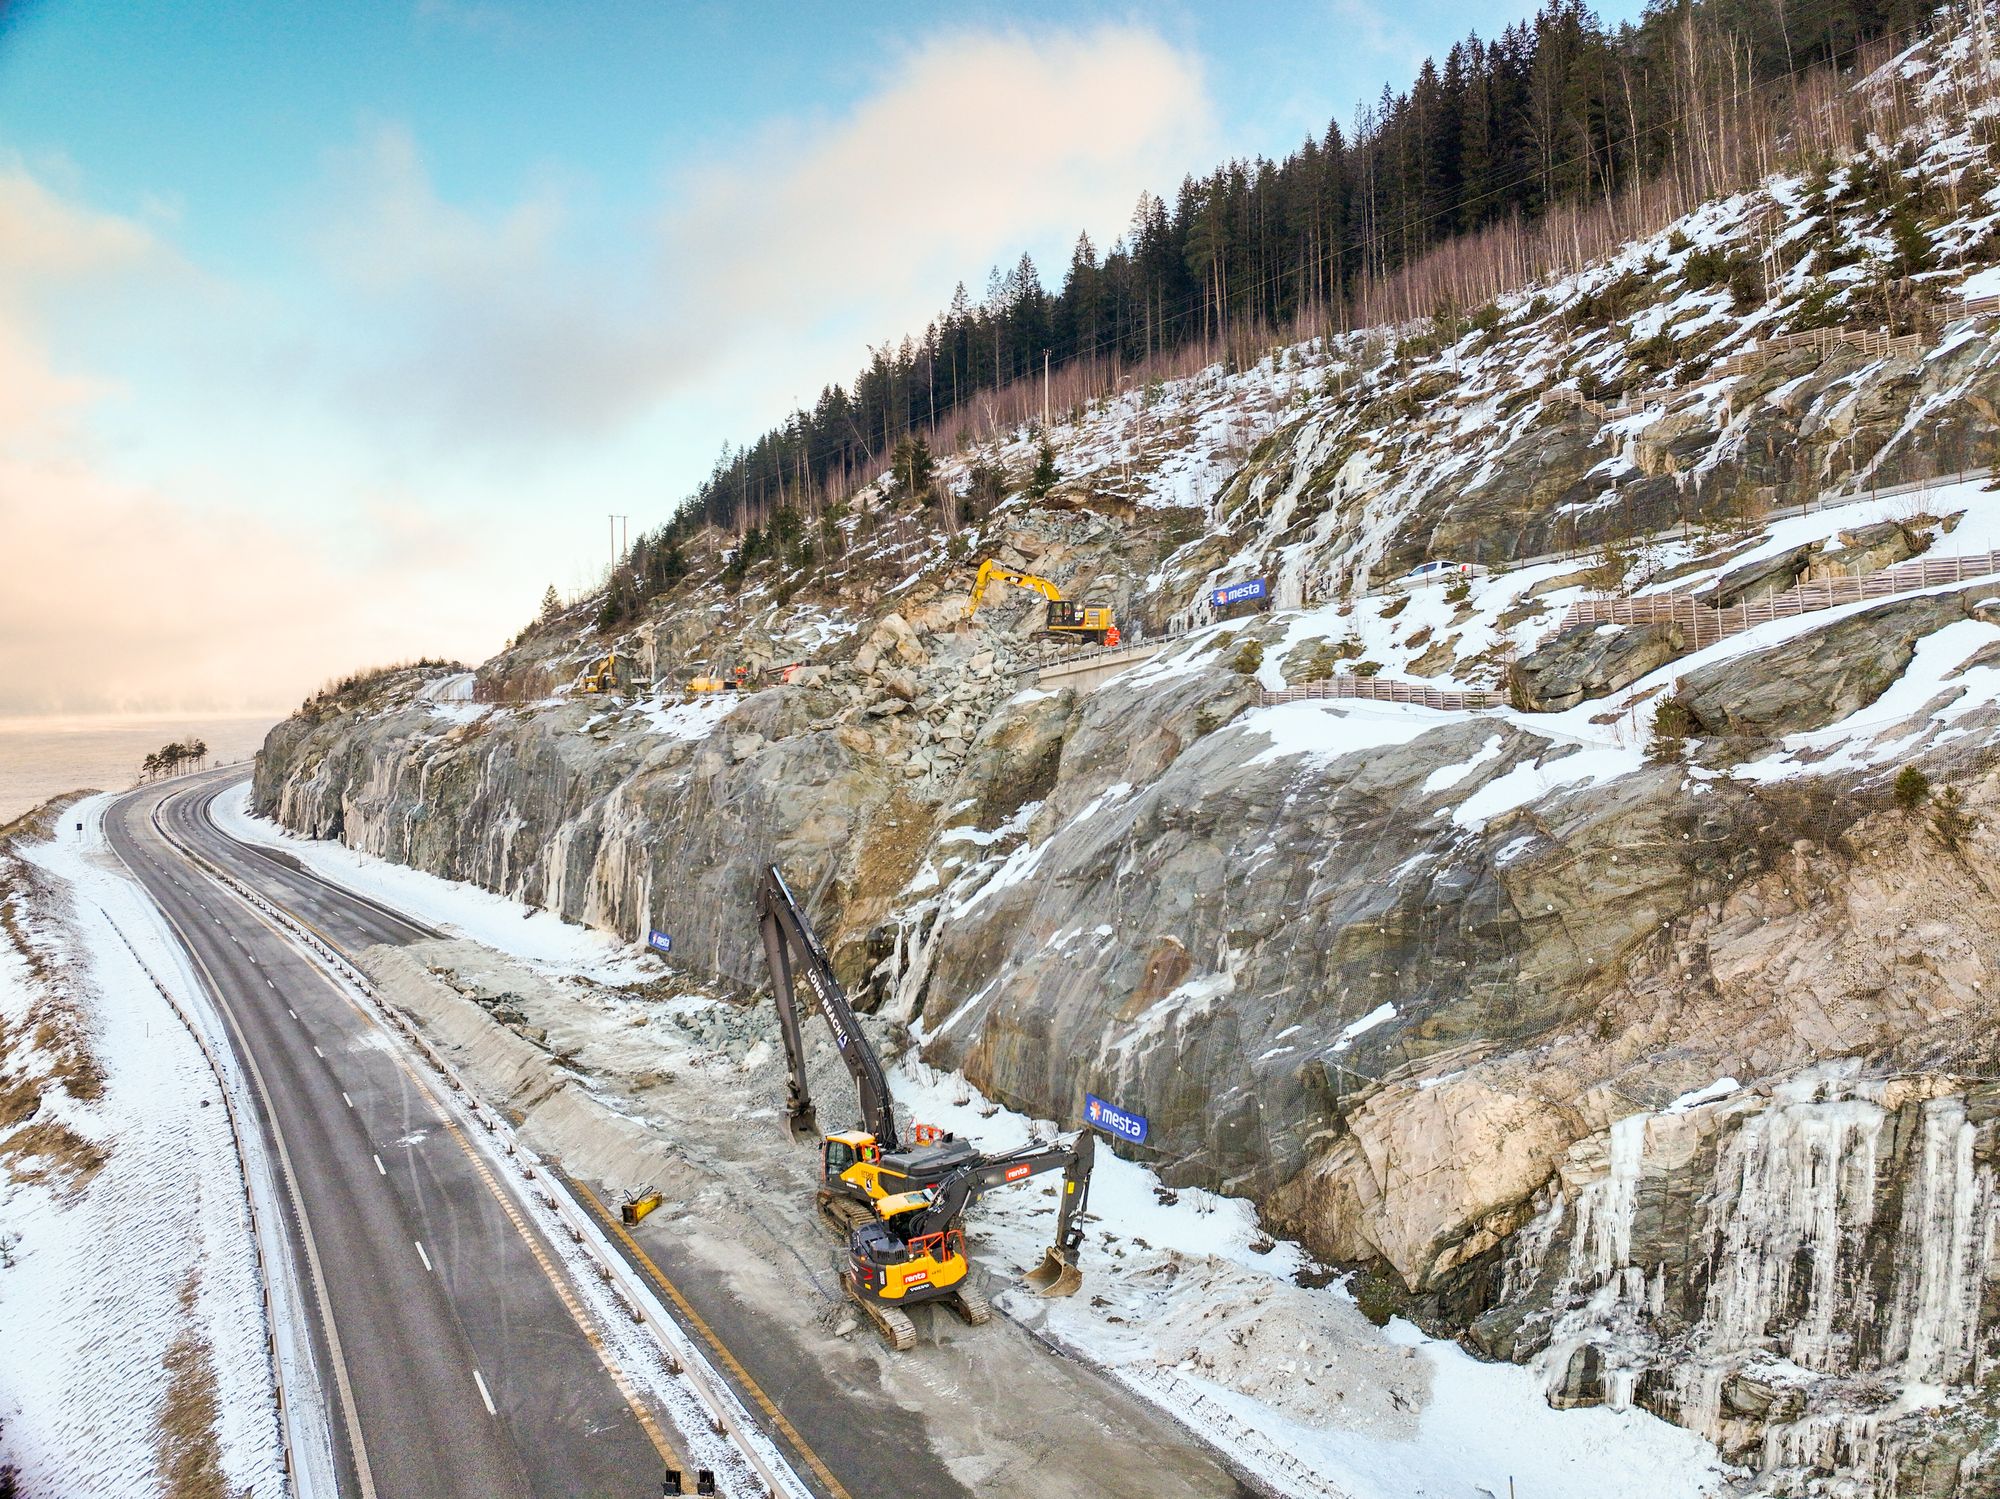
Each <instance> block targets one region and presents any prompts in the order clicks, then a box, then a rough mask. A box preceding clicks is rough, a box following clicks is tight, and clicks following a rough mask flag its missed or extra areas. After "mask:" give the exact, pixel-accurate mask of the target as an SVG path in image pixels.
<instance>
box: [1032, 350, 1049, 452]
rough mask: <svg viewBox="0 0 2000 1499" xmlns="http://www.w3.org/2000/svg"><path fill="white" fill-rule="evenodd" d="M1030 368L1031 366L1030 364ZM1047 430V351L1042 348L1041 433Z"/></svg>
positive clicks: (1044, 433)
mask: <svg viewBox="0 0 2000 1499" xmlns="http://www.w3.org/2000/svg"><path fill="white" fill-rule="evenodd" d="M1031 368H1032V366H1031ZM1048 430H1049V351H1048V350H1047V349H1044V350H1042V433H1043V435H1044V436H1046V435H1047V434H1048Z"/></svg>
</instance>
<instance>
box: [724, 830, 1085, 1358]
mask: <svg viewBox="0 0 2000 1499" xmlns="http://www.w3.org/2000/svg"><path fill="white" fill-rule="evenodd" d="M757 919H758V925H759V927H760V928H761V930H762V933H763V938H764V955H765V958H766V960H767V961H768V963H769V965H770V970H771V987H772V990H773V992H774V996H775V998H776V1000H777V1005H778V1030H779V1033H780V1035H781V1036H782V1037H783V1040H784V1044H785V1061H786V1064H787V1066H788V1067H789V1069H790V1084H789V1087H788V1089H787V1092H786V1097H785V1121H786V1125H787V1127H788V1128H789V1129H790V1130H791V1133H792V1138H793V1139H794V1140H799V1141H802V1142H803V1141H807V1140H812V1139H814V1138H817V1139H818V1141H819V1148H820V1184H819V1188H818V1192H817V1201H818V1205H819V1211H820V1215H821V1216H822V1218H824V1219H825V1221H826V1222H827V1224H828V1226H829V1227H831V1228H832V1229H833V1230H834V1231H835V1232H836V1233H838V1234H840V1235H841V1236H842V1237H843V1238H844V1239H845V1240H846V1243H847V1263H846V1265H845V1266H844V1268H843V1269H842V1272H841V1280H842V1282H843V1284H844V1285H845V1286H846V1288H847V1294H848V1295H849V1296H850V1297H851V1298H852V1299H853V1300H854V1302H855V1303H856V1304H857V1305H858V1306H860V1308H861V1309H862V1310H863V1311H864V1312H866V1313H867V1314H868V1317H869V1319H870V1320H871V1321H872V1322H874V1324H875V1326H876V1327H877V1328H878V1329H879V1330H880V1331H881V1333H882V1335H883V1337H884V1338H886V1339H887V1340H888V1342H889V1345H890V1346H891V1347H892V1348H895V1349H897V1350H898V1351H901V1350H903V1349H907V1348H909V1347H910V1346H912V1344H913V1343H914V1342H915V1341H916V1328H915V1324H914V1323H912V1322H911V1320H910V1318H909V1314H908V1311H907V1308H909V1307H913V1306H917V1305H921V1304H923V1303H925V1302H929V1301H940V1300H942V1301H945V1302H946V1303H947V1304H948V1305H949V1306H950V1308H951V1310H952V1311H954V1312H956V1313H957V1314H958V1315H959V1316H960V1317H962V1318H964V1319H965V1320H966V1321H967V1322H970V1323H973V1324H975V1325H977V1324H979V1323H982V1322H985V1321H986V1320H987V1318H988V1316H989V1315H990V1312H989V1311H988V1308H987V1304H986V1298H985V1297H984V1295H982V1294H981V1293H980V1291H979V1289H978V1287H977V1285H976V1284H975V1283H974V1282H973V1281H971V1280H969V1279H968V1278H967V1276H968V1272H969V1270H970V1268H971V1267H970V1264H969V1262H968V1261H967V1259H966V1255H965V1235H964V1232H963V1230H962V1229H961V1228H960V1227H959V1219H960V1218H961V1217H962V1216H963V1214H964V1212H965V1210H966V1208H968V1207H970V1206H971V1205H972V1204H973V1203H974V1202H976V1201H978V1200H979V1198H980V1197H981V1196H982V1195H983V1194H984V1193H986V1192H987V1191H988V1190H990V1189H991V1188H994V1187H999V1186H1005V1185H1008V1184H1010V1183H1013V1182H1017V1181H1023V1180H1025V1179H1027V1178H1028V1177H1031V1176H1037V1175H1040V1174H1041V1173H1042V1172H1045V1171H1052V1170H1061V1171H1062V1172H1063V1189H1062V1202H1061V1207H1060V1212H1059V1214H1058V1217H1057V1224H1056V1236H1055V1242H1054V1243H1053V1244H1052V1245H1051V1246H1050V1248H1049V1249H1048V1251H1047V1253H1046V1254H1045V1256H1044V1257H1043V1262H1042V1264H1041V1266H1040V1267H1039V1268H1037V1269H1036V1270H1035V1271H1034V1272H1033V1273H1032V1274H1030V1275H1029V1277H1028V1281H1029V1284H1030V1285H1032V1286H1033V1287H1034V1288H1035V1289H1037V1290H1038V1291H1040V1292H1041V1293H1042V1294H1043V1295H1045V1296H1070V1295H1074V1294H1075V1292H1076V1290H1077V1288H1078V1287H1079V1286H1081V1285H1082V1284H1083V1273H1082V1271H1081V1270H1079V1269H1078V1268H1077V1254H1078V1251H1079V1250H1080V1248H1081V1247H1082V1244H1083V1210H1084V1205H1085V1203H1086V1201H1087V1200H1088V1198H1089V1189H1090V1169H1091V1162H1092V1159H1093V1151H1094V1137H1093V1136H1092V1135H1091V1134H1090V1133H1089V1131H1087V1130H1086V1131H1084V1132H1082V1133H1081V1134H1079V1135H1078V1136H1077V1137H1076V1139H1075V1140H1074V1141H1073V1142H1072V1143H1071V1144H1068V1145H1062V1144H1056V1145H1030V1146H1027V1147H1025V1148H1024V1149H1021V1150H1014V1151H1006V1152H1002V1153H1000V1154H997V1155H988V1154H987V1153H985V1152H984V1151H982V1150H980V1149H979V1148H978V1147H977V1146H975V1145H974V1144H973V1143H972V1142H971V1141H969V1140H961V1139H959V1138H957V1137H956V1136H955V1135H951V1134H947V1133H944V1132H942V1131H939V1130H935V1129H931V1128H928V1127H927V1126H924V1125H918V1126H917V1127H916V1128H915V1130H914V1132H913V1139H912V1142H911V1145H910V1146H909V1147H908V1148H905V1146H904V1145H903V1142H902V1139H901V1136H900V1134H899V1132H898V1129H897V1122H896V1111H895V1106H894V1104H893V1103H892V1102H891V1100H890V1097H889V1080H888V1077H887V1076H886V1075H885V1074H884V1073H883V1071H882V1062H881V1059H880V1058H879V1057H877V1056H876V1055H875V1049H874V1047H872V1046H870V1045H869V1044H868V1038H867V1036H866V1035H864V1034H863V1033H862V1030H861V1024H860V1021H859V1020H858V1019H857V1018H856V1016H855V1013H854V1010H853V1007H852V1006H850V1005H849V1004H848V1002H847V996H846V994H845V993H844V992H843V991H842V989H841V987H840V981H839V980H838V979H836V978H835V977H834V973H833V965H832V963H831V962H830V961H829V960H828V958H827V955H826V950H825V949H824V948H823V947H822V946H821V945H820V941H819V938H818V936H817V935H816V934H815V933H814V931H813V929H812V925H811V923H810V922H808V921H807V920H806V916H805V913H804V912H803V911H802V910H800V909H799V905H798V902H797V901H796V900H794V899H793V897H792V892H791V890H790V889H789V888H788V887H787V886H786V884H785V879H784V876H783V875H782V874H781V873H780V872H779V871H778V867H777V866H776V865H775V864H773V865H768V866H766V868H765V870H764V878H763V880H762V881H761V882H760V883H759V885H758V887H757ZM801 976H803V977H804V978H805V980H806V985H807V987H808V988H809V989H810V990H811V991H812V996H813V1001H814V1004H815V1007H816V1008H817V1009H818V1010H819V1013H820V1015H821V1016H822V1017H823V1018H824V1019H825V1020H826V1023H827V1028H828V1030H830V1031H831V1032H832V1033H833V1041H834V1045H835V1046H836V1047H837V1048H838V1050H839V1052H840V1057H841V1060H842V1062H844V1063H845V1064H846V1066H847V1070H848V1074H849V1075H850V1076H851V1077H852V1078H853V1079H854V1086H855V1091H856V1093H857V1094H858V1095H859V1099H860V1105H861V1119H862V1123H861V1127H860V1128H857V1129H851V1130H843V1131H841V1132H840V1133H838V1134H832V1135H824V1136H822V1135H820V1134H819V1120H818V1116H817V1114H816V1113H815V1111H814V1109H813V1102H812V1094H811V1089H810V1083H809V1080H808V1076H807V1070H806V1049H805V1037H804V1024H803V1020H802V1018H801V1016H800V1012H799V1004H798V996H797V994H796V993H795V991H794V984H795V982H796V980H797V979H798V978H799V977H801Z"/></svg>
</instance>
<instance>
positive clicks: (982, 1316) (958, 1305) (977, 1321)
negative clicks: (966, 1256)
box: [951, 1281, 993, 1327]
mask: <svg viewBox="0 0 2000 1499" xmlns="http://www.w3.org/2000/svg"><path fill="white" fill-rule="evenodd" d="M951 1309H952V1310H953V1311H955V1312H957V1313H958V1315H959V1316H961V1317H963V1318H964V1319H965V1320H966V1321H967V1322H969V1323H970V1324H971V1325H972V1326H974V1327H984V1326H985V1325H986V1324H987V1323H989V1322H991V1321H992V1320H993V1307H992V1305H991V1303H989V1302H988V1301H987V1299H986V1293H985V1292H984V1291H982V1290H980V1289H979V1288H978V1287H977V1286H975V1285H973V1284H972V1283H971V1282H970V1281H960V1282H959V1285H958V1289H957V1290H956V1291H955V1292H953V1293H952V1297H951Z"/></svg>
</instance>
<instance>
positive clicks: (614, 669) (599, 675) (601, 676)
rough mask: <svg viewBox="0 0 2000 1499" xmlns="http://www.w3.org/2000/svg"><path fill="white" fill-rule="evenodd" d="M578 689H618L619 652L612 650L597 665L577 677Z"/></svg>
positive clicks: (585, 690) (601, 690) (599, 690)
mask: <svg viewBox="0 0 2000 1499" xmlns="http://www.w3.org/2000/svg"><path fill="white" fill-rule="evenodd" d="M576 685H577V689H578V690H579V691H582V692H616V691H618V652H617V651H615V650H614V651H612V652H611V653H610V654H609V655H608V656H606V657H605V658H604V659H603V660H602V661H600V662H598V663H597V665H595V666H593V667H592V668H591V669H590V670H589V671H587V672H585V673H584V674H583V676H581V677H580V678H578V679H577V684H576Z"/></svg>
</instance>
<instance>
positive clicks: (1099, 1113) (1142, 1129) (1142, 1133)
mask: <svg viewBox="0 0 2000 1499" xmlns="http://www.w3.org/2000/svg"><path fill="white" fill-rule="evenodd" d="M1083 1113H1084V1117H1085V1118H1086V1119H1088V1120H1089V1121H1090V1122H1091V1124H1092V1125H1094V1126H1096V1127H1097V1128H1098V1129H1101V1130H1103V1131H1104V1132H1105V1133H1106V1134H1108V1135H1116V1136H1117V1137H1118V1138H1119V1139H1121V1140H1130V1141H1131V1142H1132V1143H1133V1144H1134V1145H1144V1144H1145V1143H1146V1116H1145V1115H1144V1114H1128V1113H1126V1112H1125V1110H1123V1109H1121V1108H1119V1107H1117V1106H1116V1105H1115V1104H1108V1103H1106V1102H1105V1101H1104V1100H1103V1099H1101V1098H1099V1097H1098V1096H1097V1095H1096V1094H1095V1093H1086V1094H1084V1095H1083Z"/></svg>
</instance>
